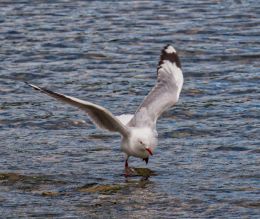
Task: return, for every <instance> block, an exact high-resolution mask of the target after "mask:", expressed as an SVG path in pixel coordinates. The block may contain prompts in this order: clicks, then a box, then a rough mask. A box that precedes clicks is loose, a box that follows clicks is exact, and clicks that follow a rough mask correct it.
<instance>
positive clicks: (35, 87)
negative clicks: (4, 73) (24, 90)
mask: <svg viewBox="0 0 260 219" xmlns="http://www.w3.org/2000/svg"><path fill="white" fill-rule="evenodd" d="M24 83H25V84H26V85H28V86H30V87H32V88H33V89H35V90H41V88H39V87H37V86H35V85H33V84H31V83H29V82H28V81H24Z"/></svg>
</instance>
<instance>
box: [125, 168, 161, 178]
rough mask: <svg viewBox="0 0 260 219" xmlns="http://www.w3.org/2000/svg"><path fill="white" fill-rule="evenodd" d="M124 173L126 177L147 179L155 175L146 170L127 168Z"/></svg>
mask: <svg viewBox="0 0 260 219" xmlns="http://www.w3.org/2000/svg"><path fill="white" fill-rule="evenodd" d="M126 173H127V175H128V176H130V177H131V176H142V177H145V178H148V177H150V176H156V173H155V172H154V171H152V170H150V169H148V168H135V167H129V168H127V169H126Z"/></svg>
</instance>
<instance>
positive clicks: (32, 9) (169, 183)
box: [0, 0, 260, 218]
mask: <svg viewBox="0 0 260 219" xmlns="http://www.w3.org/2000/svg"><path fill="white" fill-rule="evenodd" d="M257 6H258V5H257V2H255V1H243V0H241V1H233V0H231V1H196V2H190V1H185V0H184V1H174V2H171V1H134V2H126V1H118V2H113V3H111V2H104V1H91V2H90V1H73V3H72V2H71V3H70V2H68V1H63V0H61V1H52V2H50V1H48V2H45V1H39V2H37V3H36V2H33V1H26V0H25V1H21V2H20V3H18V2H10V3H8V2H5V3H4V2H0V23H1V31H0V38H1V52H0V59H1V66H0V84H1V86H0V138H1V141H0V168H1V173H0V212H1V215H2V217H12V218H16V217H41V218H46V217H54V218H59V217H60V218H64V217H94V218H95V217H100V218H102V217H104V218H109V217H111V218H118V217H121V218H160V217H165V218H172V217H177V218H191V217H196V218H223V217H225V218H231V217H232V218H237V217H245V218H258V217H259V207H260V206H259V203H260V200H259V193H260V188H259V177H260V176H259V142H260V139H259V135H258V133H259V118H258V117H259V115H258V114H259V113H258V108H259V97H258V93H259V89H258V87H259V76H258V74H257V73H258V71H257V70H258V69H259V61H258V60H259V13H257V12H258V11H257V9H258V8H257ZM167 43H171V44H173V45H174V46H175V47H176V49H177V50H178V51H179V55H180V57H181V60H182V66H183V72H184V78H185V83H184V87H183V91H182V93H181V98H180V103H178V105H177V106H176V107H175V108H174V109H173V110H171V111H168V112H166V113H164V115H163V116H162V118H161V119H160V120H159V122H158V131H159V147H158V149H157V150H156V151H155V154H154V156H153V157H152V158H151V159H150V160H149V164H148V165H147V166H146V165H145V163H144V162H143V161H141V160H139V159H136V158H130V161H129V164H130V167H131V168H130V169H129V171H130V172H129V173H130V174H129V175H130V176H129V177H127V178H125V177H124V173H125V170H124V156H123V154H122V152H121V151H120V148H119V144H120V137H119V136H118V135H115V134H111V133H107V132H103V131H100V130H97V129H96V128H95V126H94V125H92V124H91V122H90V121H89V119H88V118H87V117H86V115H85V114H84V113H82V112H80V111H79V110H77V109H74V108H72V107H69V106H66V105H63V104H61V103H59V102H56V101H54V100H53V99H51V98H48V97H46V96H44V95H42V94H40V93H36V92H34V91H32V90H31V89H30V88H28V87H27V86H25V85H24V83H22V81H30V82H33V83H35V84H39V85H42V86H46V87H49V88H51V89H52V90H56V91H59V92H61V93H65V94H68V95H73V96H76V97H79V98H82V99H85V100H89V101H93V102H95V103H97V104H101V105H103V106H104V107H107V108H109V109H110V110H111V111H112V112H113V113H114V114H116V115H118V114H121V113H122V112H124V113H133V112H134V111H135V110H136V108H137V107H138V104H139V103H140V102H141V101H142V99H143V97H144V96H145V95H146V94H147V93H148V91H149V90H150V89H151V88H152V86H153V85H154V83H155V79H156V65H157V62H158V59H159V55H160V50H161V49H162V48H163V47H164V46H165V44H167Z"/></svg>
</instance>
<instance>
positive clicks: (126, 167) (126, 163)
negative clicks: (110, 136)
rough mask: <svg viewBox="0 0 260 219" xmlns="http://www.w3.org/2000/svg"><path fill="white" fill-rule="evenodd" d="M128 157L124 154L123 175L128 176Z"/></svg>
mask: <svg viewBox="0 0 260 219" xmlns="http://www.w3.org/2000/svg"><path fill="white" fill-rule="evenodd" d="M128 158H129V156H127V155H126V158H125V177H128V176H129V175H128Z"/></svg>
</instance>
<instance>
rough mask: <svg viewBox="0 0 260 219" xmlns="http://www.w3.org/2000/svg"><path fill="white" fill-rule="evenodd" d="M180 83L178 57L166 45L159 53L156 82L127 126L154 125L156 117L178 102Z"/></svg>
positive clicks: (180, 72) (181, 82)
mask: <svg viewBox="0 0 260 219" xmlns="http://www.w3.org/2000/svg"><path fill="white" fill-rule="evenodd" d="M182 85H183V75H182V70H181V63H180V59H179V57H178V55H177V54H176V51H175V49H174V48H173V47H172V46H170V45H167V46H166V47H165V48H164V49H163V50H162V53H161V57H160V61H159V65H158V69H157V83H156V85H155V86H154V88H153V89H152V90H151V91H150V93H149V94H148V95H147V96H146V97H145V99H144V101H143V102H142V104H141V105H140V106H139V107H138V109H137V111H136V113H135V115H134V117H133V118H132V120H131V121H130V123H129V126H138V127H140V126H141V127H142V126H149V127H155V125H156V121H157V119H158V117H159V116H160V115H161V114H162V113H163V112H164V111H165V110H167V109H169V108H170V107H171V106H173V105H174V104H176V103H177V102H178V99H179V95H180V92H181V89H182Z"/></svg>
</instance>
